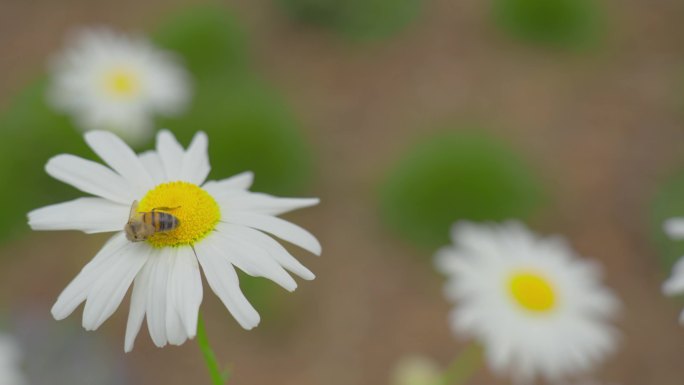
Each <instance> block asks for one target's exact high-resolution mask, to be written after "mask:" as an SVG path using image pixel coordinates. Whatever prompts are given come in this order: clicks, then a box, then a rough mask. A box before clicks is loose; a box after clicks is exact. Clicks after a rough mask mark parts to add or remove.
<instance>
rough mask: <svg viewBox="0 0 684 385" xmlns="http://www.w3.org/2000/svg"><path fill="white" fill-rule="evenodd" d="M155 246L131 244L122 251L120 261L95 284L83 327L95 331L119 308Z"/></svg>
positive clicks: (89, 298) (88, 302) (88, 299)
mask: <svg viewBox="0 0 684 385" xmlns="http://www.w3.org/2000/svg"><path fill="white" fill-rule="evenodd" d="M150 250H151V248H150V247H149V246H148V245H145V244H136V243H130V242H129V243H127V244H126V246H124V247H123V248H122V249H121V250H120V251H119V253H118V257H117V260H116V263H114V264H112V265H111V266H110V268H109V269H108V270H107V271H106V272H105V273H104V274H103V275H102V276H100V277H99V278H98V279H97V280H96V281H95V283H94V284H93V285H92V286H91V288H90V290H89V293H88V297H87V299H86V304H85V308H84V310H83V327H84V328H85V329H86V330H95V329H97V328H98V327H100V325H102V323H103V322H104V321H105V320H107V318H109V316H111V315H112V314H113V313H114V311H115V310H116V309H117V308H118V307H119V305H120V304H121V301H122V300H123V297H124V295H126V292H127V291H128V288H129V287H130V286H131V283H132V282H133V278H135V276H136V275H138V272H139V271H140V269H141V268H142V267H143V265H144V264H145V262H146V261H147V258H148V257H149V255H150Z"/></svg>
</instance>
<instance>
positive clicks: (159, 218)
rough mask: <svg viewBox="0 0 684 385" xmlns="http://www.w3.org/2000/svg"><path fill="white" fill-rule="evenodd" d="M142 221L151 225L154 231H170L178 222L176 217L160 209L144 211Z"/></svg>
mask: <svg viewBox="0 0 684 385" xmlns="http://www.w3.org/2000/svg"><path fill="white" fill-rule="evenodd" d="M143 221H144V222H145V223H148V224H150V225H152V227H153V228H154V230H155V232H165V231H171V230H173V229H175V228H177V227H178V224H179V221H178V218H176V217H175V216H173V215H171V214H168V213H165V212H160V211H152V212H148V213H144V214H143Z"/></svg>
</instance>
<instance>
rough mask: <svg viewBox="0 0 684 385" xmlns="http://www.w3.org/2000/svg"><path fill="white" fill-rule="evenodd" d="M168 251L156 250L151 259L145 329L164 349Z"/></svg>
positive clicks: (156, 343)
mask: <svg viewBox="0 0 684 385" xmlns="http://www.w3.org/2000/svg"><path fill="white" fill-rule="evenodd" d="M168 257H169V255H168V250H165V249H163V250H156V251H155V252H154V253H153V255H152V256H151V259H152V260H153V261H154V262H153V265H152V267H151V271H150V286H149V290H148V291H147V304H146V305H147V310H146V313H147V328H148V329H149V331H150V337H152V341H153V342H154V344H155V345H157V346H158V347H160V348H161V347H164V346H165V345H166V343H167V341H168V338H167V334H166V297H167V296H166V290H167V281H168V279H169V272H168V270H169V260H168Z"/></svg>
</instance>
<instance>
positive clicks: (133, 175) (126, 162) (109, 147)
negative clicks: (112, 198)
mask: <svg viewBox="0 0 684 385" xmlns="http://www.w3.org/2000/svg"><path fill="white" fill-rule="evenodd" d="M85 140H86V142H87V143H88V145H89V146H90V148H92V149H93V151H95V153H96V154H97V155H98V156H99V157H100V158H102V160H104V161H105V162H106V163H107V164H108V165H109V167H111V168H112V169H114V171H116V172H118V173H119V175H121V176H122V177H124V178H125V179H126V180H128V183H129V184H130V185H131V187H133V188H135V189H136V191H135V192H136V196H143V195H145V193H146V192H147V191H148V190H150V189H151V188H152V187H154V185H153V182H152V177H151V176H150V174H149V173H148V172H147V170H146V169H145V167H144V166H143V165H142V162H140V159H138V156H137V155H135V153H134V152H133V150H131V148H130V147H128V145H126V143H124V142H123V140H121V139H119V137H118V136H116V135H114V134H112V133H111V132H109V131H90V132H87V133H86V134H85Z"/></svg>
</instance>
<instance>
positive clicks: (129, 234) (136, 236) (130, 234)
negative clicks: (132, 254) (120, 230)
mask: <svg viewBox="0 0 684 385" xmlns="http://www.w3.org/2000/svg"><path fill="white" fill-rule="evenodd" d="M141 229H142V225H141V224H140V223H138V222H128V223H126V226H124V232H125V233H126V239H128V240H129V241H131V242H141V241H144V240H145V239H146V237H145V236H144V234H142V232H141Z"/></svg>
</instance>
